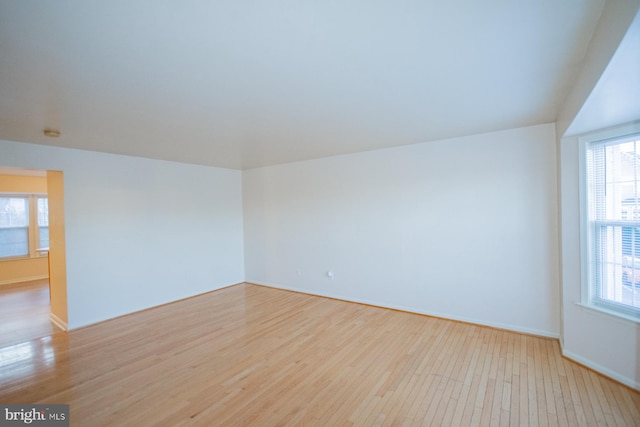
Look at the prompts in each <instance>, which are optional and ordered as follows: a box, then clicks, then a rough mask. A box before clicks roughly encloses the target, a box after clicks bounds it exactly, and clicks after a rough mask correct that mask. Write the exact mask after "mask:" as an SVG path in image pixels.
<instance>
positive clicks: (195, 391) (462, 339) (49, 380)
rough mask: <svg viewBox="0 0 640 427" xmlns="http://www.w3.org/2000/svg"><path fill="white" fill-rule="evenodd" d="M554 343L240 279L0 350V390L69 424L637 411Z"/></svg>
mask: <svg viewBox="0 0 640 427" xmlns="http://www.w3.org/2000/svg"><path fill="white" fill-rule="evenodd" d="M558 347H559V346H558V342H557V341H556V340H553V339H546V338H539V337H533V336H528V335H522V334H518V333H512V332H506V331H501V330H496V329H491V328H485V327H480V326H474V325H469V324H463V323H458V322H451V321H446V320H442V319H436V318H430V317H425V316H419V315H413V314H409V313H403V312H398V311H393V310H386V309H381V308H375V307H369V306H365V305H359V304H352V303H348V302H342V301H336V300H331V299H326V298H320V297H314V296H308V295H304V294H298V293H293V292H287V291H281V290H275V289H269V288H265V287H260V286H255V285H248V284H242V285H236V286H233V287H230V288H226V289H222V290H219V291H216V292H212V293H209V294H205V295H202V296H198V297H195V298H191V299H188V300H185V301H181V302H177V303H173V304H170V305H166V306H163V307H160V308H156V309H152V310H147V311H144V312H140V313H136V314H133V315H128V316H125V317H122V318H118V319H115V320H111V321H108V322H104V323H101V324H98V325H94V326H90V327H87V328H84V329H79V330H75V331H72V332H70V333H68V334H64V333H60V334H54V335H52V336H50V337H47V338H41V339H37V340H33V341H30V342H27V343H23V344H19V345H18V347H15V346H14V347H11V346H9V347H6V348H4V349H1V350H0V384H1V387H0V402H1V403H69V404H70V405H71V406H70V408H71V424H72V425H77V426H85V425H86V426H100V425H103V426H114V425H118V426H127V425H130V426H150V425H162V426H175V425H202V426H246V425H255V426H275V425H306V426H334V425H339V426H348V425H359V426H373V425H398V426H400V425H408V426H418V425H429V426H431V425H443V426H449V425H461V426H467V425H511V426H526V425H531V426H537V425H541V426H544V425H572V426H574V425H575V426H585V425H593V426H604V425H611V426H624V425H627V426H632V425H639V424H640V394H638V393H637V392H634V391H632V390H630V389H628V388H626V387H624V386H621V385H619V384H617V383H615V382H613V381H611V380H609V379H606V378H604V377H602V376H600V375H598V374H595V373H594V372H592V371H590V370H587V369H585V368H583V367H581V366H578V365H576V364H574V363H572V362H570V361H568V360H566V359H564V358H562V357H561V356H560V352H559V348H558Z"/></svg>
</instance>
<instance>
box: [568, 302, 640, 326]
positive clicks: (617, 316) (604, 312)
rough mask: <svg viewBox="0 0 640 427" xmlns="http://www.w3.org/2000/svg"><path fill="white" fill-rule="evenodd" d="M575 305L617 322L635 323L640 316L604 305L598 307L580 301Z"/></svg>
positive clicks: (639, 322) (639, 320)
mask: <svg viewBox="0 0 640 427" xmlns="http://www.w3.org/2000/svg"><path fill="white" fill-rule="evenodd" d="M576 305H577V306H578V307H580V308H583V309H587V310H589V311H592V312H595V313H596V314H599V315H601V316H603V317H608V318H610V319H611V320H616V321H619V322H623V323H625V324H628V322H632V323H635V324H640V318H638V317H634V316H632V315H629V314H624V313H619V312H617V311H614V310H609V309H607V308H604V307H599V306H597V305H591V304H584V303H581V302H577V303H576Z"/></svg>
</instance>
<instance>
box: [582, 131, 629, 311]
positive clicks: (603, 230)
mask: <svg viewBox="0 0 640 427" xmlns="http://www.w3.org/2000/svg"><path fill="white" fill-rule="evenodd" d="M586 172H587V212H588V215H587V218H588V221H587V229H588V230H587V234H588V236H587V240H588V245H589V248H588V249H589V251H588V252H589V262H588V276H589V284H588V303H589V304H590V305H594V306H599V307H601V308H605V309H608V310H613V311H615V312H618V313H621V314H625V315H630V316H633V317H637V318H640V134H634V135H630V136H626V137H620V138H614V139H607V140H600V141H593V142H590V143H589V144H588V145H587V146H586Z"/></svg>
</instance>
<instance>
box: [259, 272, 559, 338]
mask: <svg viewBox="0 0 640 427" xmlns="http://www.w3.org/2000/svg"><path fill="white" fill-rule="evenodd" d="M247 283H255V284H256V285H261V286H267V287H270V288H275V289H283V290H286V291H294V292H300V293H303V294H308V295H316V296H321V297H327V298H333V299H338V300H342V301H349V302H355V303H359V304H366V305H371V306H375V307H382V308H390V309H393V310H400V311H406V312H408V313H416V314H422V315H425V316H432V317H439V318H441V319H447V320H455V321H458V322H464V323H472V324H475V325H480V326H489V327H491V328H497V329H504V330H508V331H513V332H519V333H523V334H529V335H537V336H540V337H546V338H556V339H559V338H560V334H559V333H555V332H549V331H543V330H539V329H533V328H523V327H520V326H514V325H508V324H504V323H498V322H487V321H483V320H479V319H473V318H468V317H463V316H452V315H449V314H446V313H440V312H435V311H423V310H417V309H416V308H413V307H406V306H402V305H395V304H381V303H380V302H378V301H369V300H366V299H355V298H349V297H345V296H343V295H337V294H332V293H323V292H311V291H308V290H306V289H298V288H291V287H287V286H280V285H276V284H273V283H266V282H260V281H255V280H247Z"/></svg>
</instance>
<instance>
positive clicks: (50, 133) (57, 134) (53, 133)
mask: <svg viewBox="0 0 640 427" xmlns="http://www.w3.org/2000/svg"><path fill="white" fill-rule="evenodd" d="M43 133H44V136H48V137H49V138H60V131H59V130H55V129H45V130H44V132H43Z"/></svg>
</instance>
